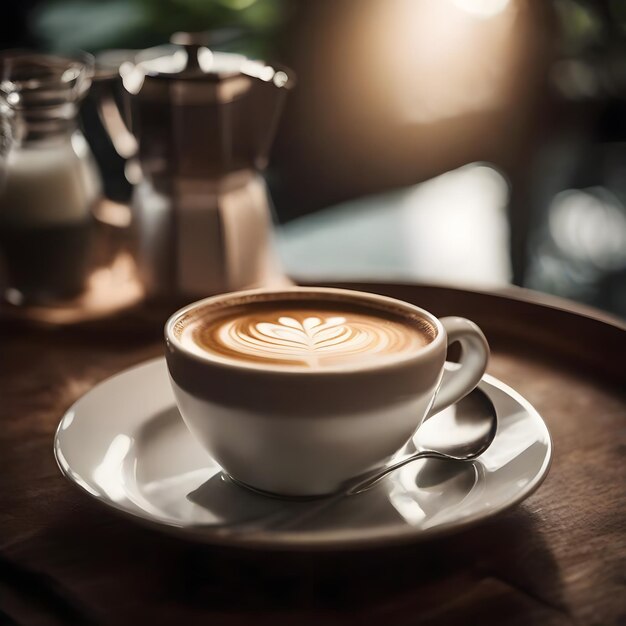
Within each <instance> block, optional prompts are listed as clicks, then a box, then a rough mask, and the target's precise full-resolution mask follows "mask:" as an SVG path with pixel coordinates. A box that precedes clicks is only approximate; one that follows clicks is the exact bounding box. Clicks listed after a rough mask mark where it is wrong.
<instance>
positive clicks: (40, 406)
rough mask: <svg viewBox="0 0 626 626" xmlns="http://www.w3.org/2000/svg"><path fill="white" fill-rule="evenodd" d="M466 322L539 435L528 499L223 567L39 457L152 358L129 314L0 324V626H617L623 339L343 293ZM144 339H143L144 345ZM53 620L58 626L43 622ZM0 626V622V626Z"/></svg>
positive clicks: (523, 307) (624, 526)
mask: <svg viewBox="0 0 626 626" xmlns="http://www.w3.org/2000/svg"><path fill="white" fill-rule="evenodd" d="M342 286H345V287H351V288H356V289H362V290H367V291H376V292H378V293H383V294H386V295H390V296H393V297H397V298H401V299H404V300H407V301H410V302H414V303H416V304H418V305H420V306H422V307H424V308H426V309H428V310H430V311H432V312H433V313H435V314H436V315H440V316H443V315H463V316H466V317H469V318H471V319H473V320H474V321H476V322H477V323H478V324H479V325H480V326H481V327H482V328H483V330H484V331H485V333H486V335H487V337H488V338H489V341H490V344H491V347H492V357H491V361H490V364H489V368H488V371H489V373H491V374H493V375H495V376H496V377H497V378H499V379H501V380H502V381H504V382H505V383H507V384H508V385H510V386H512V387H513V388H515V389H516V390H517V391H519V392H520V393H521V394H522V395H523V396H525V397H526V398H527V399H528V400H529V401H530V402H531V403H532V404H533V405H534V406H535V407H536V408H537V409H538V411H539V412H540V413H541V415H542V416H543V417H544V419H545V420H546V423H547V424H548V427H549V428H550V431H551V434H552V437H553V442H554V446H555V455H554V461H553V465H552V468H551V471H550V474H549V476H548V478H547V479H546V481H545V483H544V484H543V485H542V487H541V488H540V489H539V491H538V492H537V493H535V494H534V495H532V496H531V497H530V498H529V499H528V500H526V501H525V502H524V503H523V504H521V505H520V506H518V507H517V508H515V509H514V510H512V511H510V512H508V513H505V514H503V515H501V516H500V517H498V518H495V519H493V520H491V521H489V522H487V523H485V524H483V525H481V526H478V527H476V528H474V529H471V530H468V531H466V532H463V533H460V534H458V535H455V536H451V537H447V538H442V539H439V540H435V541H433V542H430V543H427V544H421V545H416V546H410V545H409V546H403V547H401V548H392V549H380V550H372V551H363V552H346V553H326V554H323V553H318V554H315V553H313V554H311V553H309V554H305V553H282V554H278V553H276V554H272V555H269V554H267V553H263V552H246V551H233V550H227V549H223V548H221V549H218V548H211V547H206V546H196V545H192V544H187V543H185V542H183V541H180V540H177V539H174V538H170V537H165V536H161V535H160V534H157V533H154V532H151V531H148V530H144V529H143V528H140V527H138V526H136V525H134V524H132V523H128V522H127V521H125V520H123V519H120V518H119V517H117V516H115V515H112V514H109V513H108V512H106V511H104V510H102V508H101V507H99V506H97V504H94V503H92V502H91V501H90V500H89V499H87V498H84V497H81V494H80V493H78V491H77V490H75V489H72V487H71V486H70V485H69V484H67V482H66V481H65V480H63V478H62V477H61V475H60V474H59V472H58V470H57V468H56V465H55V462H54V459H53V455H52V452H51V442H52V436H53V433H54V429H55V428H56V425H57V423H58V420H59V418H60V416H61V414H62V413H63V412H64V411H65V410H66V409H67V407H68V406H69V405H70V404H71V403H72V402H73V401H75V400H76V399H77V398H78V397H79V396H80V395H82V394H83V393H84V392H85V391H86V390H87V389H89V388H90V387H91V386H92V385H94V384H95V383H96V382H98V381H100V380H103V379H104V378H106V377H108V376H110V375H111V374H113V373H115V372H117V371H119V370H121V369H123V368H125V367H128V366H130V365H132V364H135V363H139V362H141V361H143V360H145V359H147V358H149V357H153V356H157V355H159V354H161V353H162V349H163V348H162V330H161V329H162V322H163V321H164V318H165V316H166V313H167V312H166V311H164V312H163V314H162V319H157V317H158V316H156V315H155V314H154V311H144V312H143V313H142V310H141V307H139V308H135V309H134V310H133V311H132V313H129V314H128V316H125V315H123V314H122V315H118V316H116V317H115V318H112V319H110V320H108V321H105V320H100V321H98V322H97V323H94V324H93V325H89V324H81V325H79V326H76V327H71V326H66V327H65V328H63V329H54V328H46V327H32V328H31V327H23V326H20V327H19V328H20V332H15V326H14V324H13V323H12V322H11V320H4V321H2V322H1V323H0V342H1V345H2V357H3V358H2V359H0V368H1V371H2V376H1V378H0V398H2V418H3V429H2V433H1V434H0V501H1V502H2V504H3V506H2V511H0V537H1V538H2V539H1V542H0V617H2V616H3V615H4V614H6V615H8V616H10V617H11V618H12V619H14V620H15V621H16V622H18V623H39V622H44V621H45V620H44V619H43V617H42V616H45V617H46V618H49V619H48V620H47V621H46V622H45V623H72V621H73V622H75V623H86V622H88V621H91V622H96V623H99V622H102V623H139V622H141V623H143V622H151V623H173V622H174V621H176V622H180V623H185V624H196V623H198V624H200V623H208V622H216V623H218V622H219V621H220V620H222V619H224V616H225V615H227V616H228V623H230V624H249V623H250V621H251V620H253V621H254V622H255V623H258V624H270V623H271V624H292V623H301V624H309V623H310V624H318V623H329V624H338V623H377V622H378V623H427V624H450V623H477V624H486V625H489V624H494V625H495V624H497V625H498V626H500V625H501V624H520V625H522V624H524V625H526V624H550V625H552V624H555V625H557V624H570V623H597V624H614V623H618V621H619V619H620V616H623V615H624V613H625V612H626V604H625V601H624V593H623V591H624V589H623V571H624V564H625V562H626V545H625V544H624V536H625V533H626V523H625V519H626V516H625V515H624V511H625V506H624V505H625V496H624V488H623V485H624V479H623V459H624V450H625V445H626V442H625V441H624V424H626V410H625V407H626V396H625V394H624V389H625V388H626V385H625V384H624V383H625V382H626V375H625V372H626V368H625V367H624V364H623V359H624V357H625V356H626V333H625V332H624V330H625V326H624V324H623V323H622V322H621V321H620V320H617V319H614V318H611V317H610V316H608V315H604V314H602V313H599V312H597V311H593V310H591V309H586V308H583V307H579V306H577V305H573V304H571V303H569V302H565V301H561V300H557V299H553V298H548V297H544V296H538V295H536V294H532V293H529V292H524V291H522V290H517V289H512V290H507V291H506V292H498V293H494V292H475V291H468V290H461V289H453V288H447V287H445V288H444V287H435V286H423V285H422V286H418V285H399V284H393V285H392V284H372V283H370V284H346V285H342ZM139 331H141V332H139ZM55 620H56V621H55ZM0 621H1V620H0Z"/></svg>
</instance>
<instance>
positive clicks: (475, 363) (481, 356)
mask: <svg viewBox="0 0 626 626" xmlns="http://www.w3.org/2000/svg"><path fill="white" fill-rule="evenodd" d="M440 321H441V323H442V324H443V327H444V328H445V330H446V334H447V336H448V347H450V345H451V344H453V343H455V342H456V341H458V342H459V343H460V344H461V351H462V352H461V360H460V362H459V364H458V366H457V368H456V369H454V370H446V371H445V372H444V378H443V380H442V382H441V385H440V387H439V389H438V391H437V394H436V395H435V401H434V402H433V405H432V407H431V409H430V411H429V412H428V417H430V416H431V415H434V414H435V413H439V411H443V409H445V408H446V407H449V406H450V405H451V404H454V403H455V402H458V401H459V400H460V399H461V398H464V397H465V396H466V395H467V394H468V393H469V392H470V391H472V390H473V389H474V388H475V387H476V385H477V384H478V383H479V382H480V379H481V378H482V376H483V374H484V373H485V369H486V368H487V361H488V360H489V344H488V343H487V339H486V338H485V335H483V332H482V330H480V328H478V326H477V325H476V324H474V322H472V321H470V320H468V319H465V318H464V317H443V318H441V320H440Z"/></svg>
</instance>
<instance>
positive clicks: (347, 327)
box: [165, 287, 489, 496]
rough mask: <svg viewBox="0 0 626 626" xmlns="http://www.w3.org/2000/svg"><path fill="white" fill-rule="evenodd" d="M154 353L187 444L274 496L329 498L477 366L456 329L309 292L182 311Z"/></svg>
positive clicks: (473, 341)
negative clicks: (160, 358)
mask: <svg viewBox="0 0 626 626" xmlns="http://www.w3.org/2000/svg"><path fill="white" fill-rule="evenodd" d="M457 341H458V342H459V343H460V344H461V348H462V354H461V358H460V362H459V365H458V366H457V367H456V368H455V369H454V370H452V371H449V372H447V374H446V377H445V380H444V381H443V383H442V379H443V372H444V363H445V360H446V353H447V348H448V346H449V345H450V344H451V343H454V342H457ZM165 342H166V360H167V365H168V370H169V375H170V380H171V384H172V388H173V390H174V395H175V397H176V402H177V404H178V408H179V410H180V413H181V415H182V418H183V420H184V421H185V423H186V425H187V426H188V428H189V430H190V431H191V433H192V434H193V435H194V436H195V437H196V438H197V440H198V441H199V442H200V443H201V444H202V445H203V446H204V447H205V448H206V450H207V451H208V452H209V453H210V454H211V456H212V457H213V458H214V459H215V460H216V461H217V462H218V463H219V464H220V465H221V466H222V468H223V470H224V471H225V472H226V473H227V474H229V475H230V476H231V477H232V478H233V479H234V480H236V481H238V482H240V483H242V484H244V485H247V486H249V487H252V488H254V489H257V490H260V491H264V492H268V493H272V494H277V495H282V496H319V495H324V494H328V493H332V492H334V491H337V490H338V489H340V488H341V487H342V485H343V484H344V483H345V482H346V481H347V480H349V479H350V478H353V477H355V476H358V475H360V474H362V473H363V472H366V471H368V470H370V469H372V468H374V467H378V466H382V465H384V464H385V462H387V461H388V460H389V459H390V458H391V457H392V456H393V455H394V454H395V453H396V452H397V451H398V450H400V449H401V448H402V447H403V446H404V444H406V442H407V441H408V440H409V439H410V437H411V436H412V435H413V433H414V432H415V431H416V430H417V429H418V428H419V427H420V425H421V424H422V422H423V421H424V420H425V419H427V418H428V417H430V416H431V415H433V414H434V413H437V412H439V411H441V410H442V409H444V408H446V407H447V406H449V405H451V404H453V403H454V402H457V401H458V400H460V399H461V398H463V397H464V396H465V395H466V394H468V393H469V392H470V391H472V389H474V387H475V386H476V385H477V384H478V382H479V381H480V379H481V377H482V375H483V374H484V372H485V367H486V365H487V360H488V357H489V347H488V344H487V341H486V339H485V336H484V335H483V333H482V332H481V330H480V329H479V328H478V326H476V324H474V323H473V322H471V321H469V320H467V319H464V318H461V317H445V318H442V319H437V318H436V317H435V316H434V315H432V314H431V313H429V312H428V311H425V310H424V309H421V308H419V307H417V306H414V305H412V304H408V303H406V302H402V301H400V300H396V299H393V298H388V297H385V296H380V295H375V294H370V293H363V292H358V291H350V290H345V289H331V288H317V287H313V288H311V287H293V288H289V289H283V290H279V291H269V290H251V291H241V292H235V293H229V294H226V295H220V296H216V297H212V298H207V299H205V300H201V301H199V302H195V303H193V304H190V305H189V306H186V307H184V308H183V309H181V310H179V311H178V312H176V313H175V314H174V315H172V317H171V318H170V319H169V320H168V321H167V323H166V326H165Z"/></svg>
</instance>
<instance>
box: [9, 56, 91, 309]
mask: <svg viewBox="0 0 626 626" xmlns="http://www.w3.org/2000/svg"><path fill="white" fill-rule="evenodd" d="M0 67H1V68H2V74H1V75H0V76H1V77H2V82H1V83H0V90H1V91H2V92H3V93H4V95H5V98H6V101H7V102H8V104H9V106H10V107H11V108H12V109H13V112H14V120H13V125H14V135H15V136H14V143H13V147H12V148H11V150H10V151H9V153H8V155H7V157H6V161H5V180H4V183H3V185H2V186H0V257H1V260H0V263H1V264H2V265H3V266H4V268H3V270H4V278H3V282H4V285H3V291H4V297H5V299H7V300H9V301H10V302H13V303H42V302H54V301H56V300H63V299H67V298H72V297H74V296H77V295H78V294H80V293H81V292H82V291H83V289H84V288H85V281H86V278H87V274H88V270H89V266H90V256H91V254H90V252H91V249H92V230H93V216H92V209H93V206H94V204H95V202H96V201H97V200H98V199H99V198H100V195H101V180H100V176H99V173H98V170H97V167H96V164H95V161H94V159H93V155H92V154H91V150H90V149H89V146H88V144H87V142H86V140H85V138H84V136H83V134H82V132H81V131H80V129H79V128H78V122H77V117H78V108H79V104H80V101H81V100H82V98H83V97H84V95H85V94H86V93H87V91H88V90H89V87H90V85H91V77H92V74H93V61H92V59H91V57H90V56H89V55H84V56H81V57H77V58H70V57H60V56H52V55H43V54H35V53H32V54H30V53H24V52H5V53H2V54H0Z"/></svg>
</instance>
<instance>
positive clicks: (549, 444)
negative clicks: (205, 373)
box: [53, 357, 554, 552]
mask: <svg viewBox="0 0 626 626" xmlns="http://www.w3.org/2000/svg"><path fill="white" fill-rule="evenodd" d="M157 365H161V366H162V367H167V366H166V363H165V358H164V357H155V358H152V359H148V360H146V361H143V362H141V363H138V364H136V365H133V366H131V367H129V368H126V369H124V370H122V371H121V372H118V373H116V374H114V375H112V376H110V377H108V378H106V379H104V380H102V381H100V382H98V383H97V384H96V385H94V386H93V387H92V388H91V389H90V390H89V391H87V392H86V393H85V394H83V395H82V396H81V397H80V398H78V399H77V400H76V401H75V402H74V403H73V404H72V405H71V406H70V407H69V408H68V409H67V410H66V411H65V412H64V413H63V416H62V417H61V419H60V421H59V424H58V425H57V428H56V430H55V434H54V441H53V453H54V458H55V461H56V463H57V466H58V467H59V470H60V471H61V474H62V476H63V477H64V478H65V480H67V481H68V482H69V483H70V484H71V485H73V487H74V488H76V489H78V491H80V492H81V493H83V494H86V495H87V496H89V497H90V498H91V499H92V500H95V501H97V502H99V503H100V504H101V505H103V506H105V507H107V508H108V509H109V510H111V511H113V512H115V513H116V514H119V515H120V516H122V517H123V518H125V519H130V520H132V521H134V522H137V523H138V524H140V525H141V526H142V527H144V528H148V529H151V530H155V531H158V532H161V533H165V534H167V535H169V536H174V537H177V538H179V539H184V540H187V541H191V542H193V543H204V544H209V545H215V546H224V547H229V548H243V549H258V550H268V549H269V550H277V551H303V552H309V551H313V550H331V551H340V550H363V549H370V548H372V549H379V548H385V547H391V546H397V545H402V544H409V543H418V542H422V541H429V540H431V539H435V538H439V537H444V536H447V535H452V534H455V533H458V532H462V531H464V530H468V529H470V528H473V527H474V526H476V525H478V524H479V523H481V522H484V521H487V520H490V519H493V518H496V517H498V516H500V515H502V514H503V513H505V512H507V511H509V510H510V509H512V508H513V507H515V506H517V505H518V504H520V503H521V502H522V501H524V500H525V499H527V498H528V497H530V496H531V495H532V494H533V493H535V491H537V489H538V488H539V487H540V486H541V485H542V483H543V481H544V480H545V479H546V477H547V475H548V473H549V471H550V468H551V466H552V461H553V457H554V443H553V439H552V435H551V433H550V430H549V429H548V426H547V424H546V422H545V420H544V419H543V418H542V416H541V414H540V413H539V412H538V411H537V409H535V407H534V406H533V405H532V404H531V403H530V402H529V401H528V400H527V399H526V398H524V397H523V396H522V395H521V394H520V393H519V392H517V391H515V389H513V388H512V387H510V386H509V385H507V384H506V383H503V382H502V381H501V380H499V379H498V378H496V377H495V376H492V375H490V374H484V375H483V377H482V379H481V381H480V383H479V384H478V387H480V388H481V391H483V392H484V393H486V394H487V395H488V396H489V393H488V389H487V390H486V389H485V388H484V387H485V386H487V387H494V388H496V389H498V390H500V391H501V392H503V393H504V394H506V395H508V396H509V397H511V398H512V399H513V400H515V402H517V403H518V404H519V405H520V406H521V407H522V408H523V409H524V411H525V412H526V413H527V415H528V416H530V417H531V418H532V419H533V420H535V421H536V422H537V423H538V424H539V425H540V426H542V427H543V430H544V431H545V444H546V454H545V457H544V459H543V462H542V466H541V468H540V469H539V471H538V473H537V475H536V476H535V477H534V479H533V480H532V481H530V482H529V483H527V484H526V485H524V487H520V488H519V491H518V493H517V495H516V496H515V497H514V498H513V499H511V500H510V501H509V502H507V503H506V504H505V505H503V506H502V507H501V508H500V509H498V510H495V511H494V510H490V511H488V512H486V513H483V512H481V511H479V512H478V513H476V514H474V515H472V516H470V517H467V518H463V519H456V520H451V521H449V522H447V523H443V524H441V525H439V526H434V527H431V528H427V529H419V528H417V527H414V526H410V525H407V526H406V527H405V529H403V530H401V531H397V532H394V533H393V534H390V533H389V532H388V531H384V530H381V531H379V532H377V533H376V532H370V533H369V534H361V535H357V536H353V537H345V536H343V535H345V534H347V533H348V532H349V531H344V532H343V533H338V536H337V537H336V538H333V537H332V536H329V535H331V533H332V531H326V533H325V534H324V535H323V536H321V537H320V534H319V533H318V532H314V531H309V532H294V531H289V532H272V533H267V532H263V531H261V532H254V531H252V532H246V533H245V534H244V533H241V532H237V531H236V530H235V531H234V532H233V530H232V529H229V528H228V526H225V527H222V528H220V527H216V526H213V525H203V524H195V525H194V524H189V525H186V524H182V523H180V524H178V523H175V522H171V521H168V520H162V519H156V518H154V517H150V516H149V515H148V514H147V513H145V512H144V511H141V509H138V510H137V511H134V510H129V508H128V507H127V506H125V505H122V504H118V503H117V502H115V501H113V500H111V499H110V498H107V497H104V496H103V494H96V493H93V492H92V491H91V490H89V489H87V488H86V486H85V485H86V484H87V483H86V482H85V485H83V484H81V482H84V481H83V479H82V476H80V475H78V474H76V472H74V471H73V470H71V467H70V465H69V463H68V462H67V461H66V460H62V459H61V458H60V457H61V456H63V457H64V455H63V453H62V451H61V449H60V432H61V427H62V425H63V423H64V421H65V420H66V418H67V416H68V415H70V414H72V415H73V416H75V415H76V408H77V407H78V405H79V404H80V403H81V401H83V400H84V398H85V397H86V396H87V395H89V394H90V393H91V392H92V391H93V390H94V389H95V388H97V387H100V386H101V385H105V384H108V383H112V382H114V381H115V380H117V379H118V378H124V377H126V376H128V375H129V374H131V373H132V372H134V371H136V370H140V369H146V370H148V369H150V368H151V367H155V366H157ZM72 474H73V475H74V476H72ZM76 477H78V478H79V479H81V481H80V482H79V481H78V480H76ZM142 513H143V514H142Z"/></svg>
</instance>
